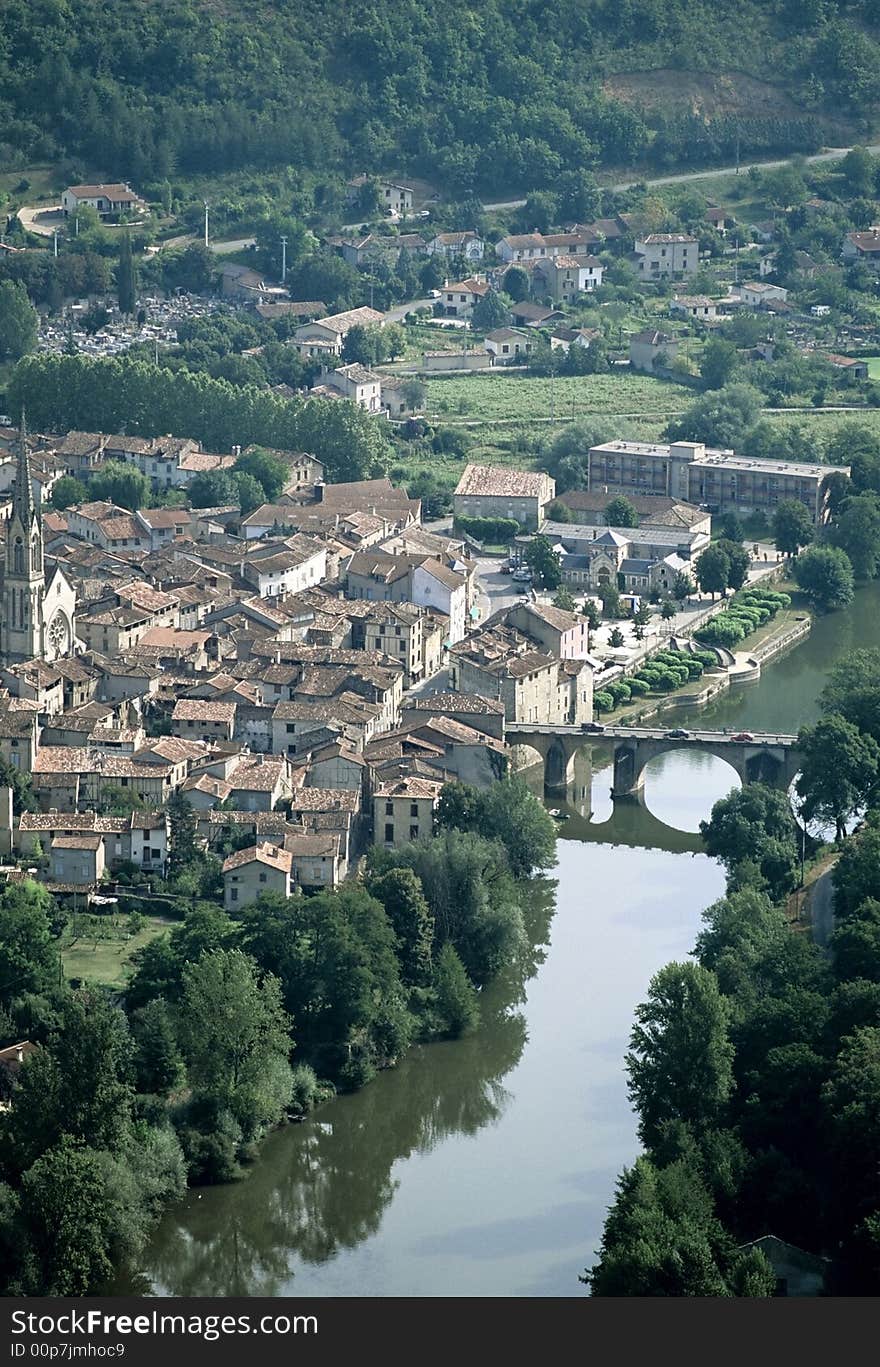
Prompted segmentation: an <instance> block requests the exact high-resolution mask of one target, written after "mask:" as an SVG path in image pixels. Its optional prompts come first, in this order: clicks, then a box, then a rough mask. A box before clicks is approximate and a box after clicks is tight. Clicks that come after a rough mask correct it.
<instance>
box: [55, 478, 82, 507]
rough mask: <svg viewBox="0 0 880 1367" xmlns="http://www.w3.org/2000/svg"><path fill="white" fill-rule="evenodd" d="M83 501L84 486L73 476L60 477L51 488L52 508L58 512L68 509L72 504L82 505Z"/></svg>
mask: <svg viewBox="0 0 880 1367" xmlns="http://www.w3.org/2000/svg"><path fill="white" fill-rule="evenodd" d="M85 499H86V486H85V485H84V484H83V483H82V481H81V480H78V479H75V478H74V477H73V475H62V476H61V478H60V479H59V480H58V482H57V483H56V484H54V485H53V486H52V494H51V503H52V507H53V508H57V509H58V511H59V512H62V511H63V510H64V509H65V508H69V507H70V506H71V504H73V503H84V502H85Z"/></svg>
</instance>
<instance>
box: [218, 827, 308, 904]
mask: <svg viewBox="0 0 880 1367" xmlns="http://www.w3.org/2000/svg"><path fill="white" fill-rule="evenodd" d="M291 862H292V859H291V854H290V852H289V850H285V849H283V848H282V847H280V846H278V845H273V844H271V843H270V842H269V841H268V840H261V841H260V842H259V843H258V844H256V845H250V846H248V847H247V848H246V849H243V850H236V851H235V853H234V854H231V855H230V856H229V858H228V859H225V860H224V861H223V906H224V907H225V909H226V910H227V911H228V912H230V913H231V914H232V915H235V912H236V911H238V910H239V909H240V908H241V907H247V906H250V904H251V903H252V902H256V900H257V898H258V897H259V896H260V894H261V893H264V892H277V893H279V894H280V895H281V896H282V897H289V896H290V894H291V890H292V889H291Z"/></svg>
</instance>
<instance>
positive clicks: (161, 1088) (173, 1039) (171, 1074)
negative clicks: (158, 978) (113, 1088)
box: [130, 997, 184, 1096]
mask: <svg viewBox="0 0 880 1367" xmlns="http://www.w3.org/2000/svg"><path fill="white" fill-rule="evenodd" d="M130 1025H131V1033H132V1038H133V1040H134V1046H135V1047H134V1068H135V1077H136V1079H137V1088H138V1091H139V1092H149V1093H154V1094H156V1095H157V1096H167V1095H168V1093H169V1092H171V1091H173V1090H174V1088H175V1087H176V1086H177V1085H178V1083H179V1082H180V1081H181V1080H182V1078H183V1076H184V1069H183V1058H182V1056H181V1053H180V1049H179V1047H178V1044H177V1032H176V1028H175V1022H174V1018H173V1016H172V1013H171V1011H170V1009H169V1007H168V1003H167V1002H166V1001H165V1000H164V998H163V997H156V998H154V999H153V1000H152V1001H149V1002H147V1004H146V1005H145V1006H142V1007H141V1008H140V1010H138V1011H135V1012H133V1013H132V1016H131V1019H130Z"/></svg>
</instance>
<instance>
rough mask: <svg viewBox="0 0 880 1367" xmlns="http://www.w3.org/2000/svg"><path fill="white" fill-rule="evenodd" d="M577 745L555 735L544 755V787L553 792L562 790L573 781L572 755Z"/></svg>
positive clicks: (575, 751)
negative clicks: (567, 742)
mask: <svg viewBox="0 0 880 1367" xmlns="http://www.w3.org/2000/svg"><path fill="white" fill-rule="evenodd" d="M576 753H577V747H576V746H574V745H570V744H566V743H565V742H564V741H562V740H560V738H559V737H556V738H555V739H554V741H553V744H552V745H550V746H549V747H548V749H547V752H546V754H545V756H544V787H545V788H549V789H550V790H551V791H553V792H564V791H565V789H566V788H568V787H569V785H570V784H571V783H572V782H573V781H574V757H575V754H576Z"/></svg>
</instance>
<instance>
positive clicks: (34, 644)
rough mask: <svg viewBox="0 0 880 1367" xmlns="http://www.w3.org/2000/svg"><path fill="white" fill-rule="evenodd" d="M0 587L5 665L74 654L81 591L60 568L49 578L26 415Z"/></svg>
mask: <svg viewBox="0 0 880 1367" xmlns="http://www.w3.org/2000/svg"><path fill="white" fill-rule="evenodd" d="M0 585H2V587H0V608H2V618H0V664H4V665H9V664H18V663H20V662H21V661H22V660H32V659H35V658H36V659H39V660H46V661H47V662H50V663H51V661H52V660H57V659H60V658H61V657H62V656H64V655H72V654H73V652H74V649H75V645H76V592H75V590H74V588H73V586H72V585H71V584H70V582H69V581H68V579H67V578H66V576H65V575H64V574H63V572H62V571H61V569H59V568H58V567H56V568H55V569H54V570H53V571H52V575H51V577H50V579H49V582H48V583H47V582H46V575H45V570H44V566H43V519H42V515H41V513H40V509H39V508H38V507H37V505H36V503H35V501H34V491H33V484H32V482H31V466H30V456H29V453H28V444H27V431H26V428H25V422H24V417H23V416H22V422H21V433H20V436H19V444H18V464H17V466H16V473H15V492H14V495H13V501H12V515H11V517H10V518H9V521H8V522H7V524H6V547H5V552H4V557H3V568H2V577H0Z"/></svg>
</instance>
